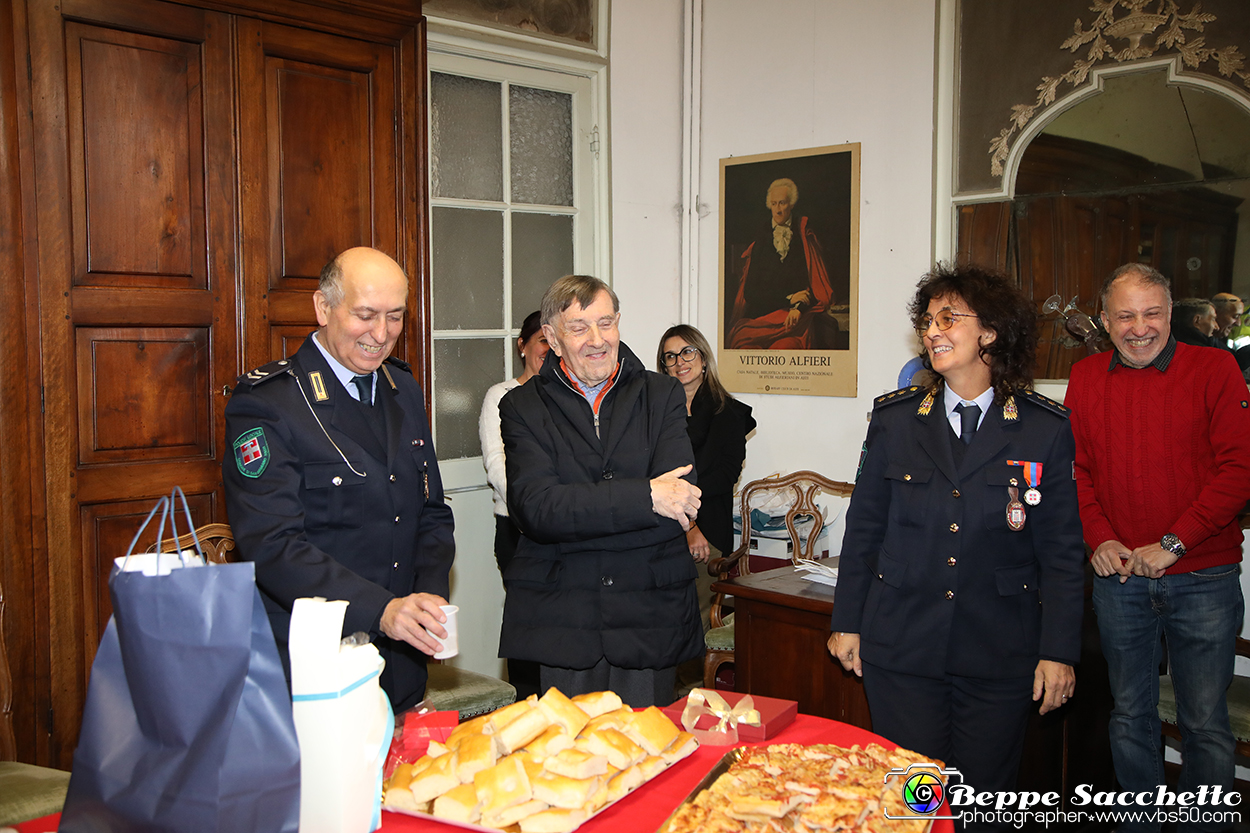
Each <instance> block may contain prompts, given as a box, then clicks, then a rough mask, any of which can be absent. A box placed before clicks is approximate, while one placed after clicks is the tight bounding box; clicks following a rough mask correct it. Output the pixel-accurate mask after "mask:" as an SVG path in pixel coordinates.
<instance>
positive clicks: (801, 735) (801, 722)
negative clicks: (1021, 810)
mask: <svg viewBox="0 0 1250 833" xmlns="http://www.w3.org/2000/svg"><path fill="white" fill-rule="evenodd" d="M767 743H804V744H809V743H836V744H839V745H841V746H851V745H852V744H856V743H858V744H860V745H867V744H869V743H880V744H883V745H885V746H888V747H890V748H894V744H892V743H890V742H889V741H887V740H884V739H882V738H879V737H877V736H876V735H874V734H872V733H870V732H867V731H865V730H863V729H859V728H856V727H855V726H848V725H846V724H845V723H837V722H835V721H832V720H825V719H824V718H820V717H812V716H809V715H805V714H800V715H799V716H798V717H797V718H796V719H795V721H794V722H793V723H791V724H790V725H789V726H787V727H786V728H785V729H783V730H781V732H779V733H778V734H777V735H776V736H775V737H773V738H771V739H770V740H768V741H767ZM727 751H729V747H727V746H702V747H700V748H698V749H696V750H695V751H694V754H692V755H691V756H690V757H688V758H686V759H685V760H683V761H678V762H677V763H676V764H674V765H673V766H672V767H670V768H669V769H667V770H665V771H664V772H662V773H660V774H659V775H658V776H656V778H655V780H653V781H651V782H650V783H647V784H644V785H642V786H641V787H639V788H638V789H637V790H635V791H634V792H632V793H630V794H629V795H627V796H625V797H624V798H622V799H621V800H620V801H618V802H616V803H615V804H613V805H612V806H611V807H608V808H607V809H605V810H604V811H603V812H601V813H600V814H599V815H597V816H595V817H594V818H593V819H591V820H590V821H588V822H586V823H585V824H583V825H582V826H581V827H579V828H578V833H654V831H655V830H657V829H659V827H660V825H661V824H663V823H664V821H665V820H666V819H667V818H668V817H669V815H670V814H671V813H672V812H673V810H675V809H676V808H677V805H678V804H680V803H681V802H682V801H684V800H685V798H686V796H687V795H689V794H690V791H691V790H692V789H694V787H695V785H696V784H698V783H699V781H701V780H702V779H703V776H704V775H706V774H707V773H708V772H709V771H711V769H712V767H714V766H715V765H716V763H717V762H718V761H719V760H720V759H721V757H722V756H723V755H724V754H725V753H726V752H727ZM59 818H60V817H59V815H52V816H46V817H44V818H41V819H35V820H33V821H27V822H22V823H21V824H18V825H16V827H17V829H18V830H19V831H20V833H51V831H54V830H55V829H56V823H57V821H58V819H59ZM459 829H461V828H458V827H455V826H453V825H449V824H444V823H442V822H438V821H433V820H431V819H426V818H418V817H414V816H406V815H402V814H400V813H391V812H387V811H383V812H382V827H381V831H382V833H455V831H456V830H459ZM931 830H932V833H953V831H954V826H953V825H952V823H951V822H950V820H948V819H938V820H935V821H934V823H933V827H932V828H931Z"/></svg>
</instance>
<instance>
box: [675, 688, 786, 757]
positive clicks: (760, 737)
mask: <svg viewBox="0 0 1250 833" xmlns="http://www.w3.org/2000/svg"><path fill="white" fill-rule="evenodd" d="M664 713H665V714H666V715H668V717H669V719H670V720H672V721H673V722H674V723H676V724H677V725H678V726H682V727H683V728H685V730H686V731H688V732H690V733H691V734H693V735H694V736H695V737H696V738H698V739H699V743H701V744H711V745H714V746H727V745H732V744H735V743H758V742H760V741H765V740H768V739H769V738H771V737H773V736H774V735H776V734H777V733H778V732H780V731H781V730H782V729H784V728H785V727H786V726H789V725H790V724H791V723H793V722H794V718H795V717H796V716H797V715H798V713H799V704H798V703H797V702H795V701H794V700H779V699H777V698H775V697H759V696H757V695H751V694H742V693H739V692H736V691H716V690H713V689H707V688H696V689H694V690H693V691H691V692H690V694H689V695H688V696H686V697H685V698H683V699H681V700H678V701H677V702H676V703H673V704H672V705H671V706H668V707H667V708H665V709H664Z"/></svg>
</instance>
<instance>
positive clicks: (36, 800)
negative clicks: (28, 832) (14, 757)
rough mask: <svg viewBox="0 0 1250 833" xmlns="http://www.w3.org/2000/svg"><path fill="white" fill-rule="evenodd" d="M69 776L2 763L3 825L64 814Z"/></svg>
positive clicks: (0, 808)
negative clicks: (53, 814)
mask: <svg viewBox="0 0 1250 833" xmlns="http://www.w3.org/2000/svg"><path fill="white" fill-rule="evenodd" d="M67 789H69V773H68V772H63V771H62V770H59V769H48V768H47V767H42V766H34V765H32V764H19V763H15V762H13V761H0V824H17V823H18V822H19V821H27V820H28V819H37V818H39V817H41V816H46V815H49V814H51V813H59V812H61V808H62V807H63V806H64V805H65V791H66V790H67Z"/></svg>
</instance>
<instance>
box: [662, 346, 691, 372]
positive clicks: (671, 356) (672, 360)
mask: <svg viewBox="0 0 1250 833" xmlns="http://www.w3.org/2000/svg"><path fill="white" fill-rule="evenodd" d="M697 355H699V348H698V347H684V348H682V351H681V352H680V353H665V354H664V366H665V367H672V366H673V365H675V364H677V357H678V356H681V360H682V361H683V362H685V363H686V364H689V363H690V362H692V361H694V359H695V356H697Z"/></svg>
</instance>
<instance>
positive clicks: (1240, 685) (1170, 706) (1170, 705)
mask: <svg viewBox="0 0 1250 833" xmlns="http://www.w3.org/2000/svg"><path fill="white" fill-rule="evenodd" d="M1159 719H1160V720H1162V721H1163V722H1164V723H1176V693H1175V692H1174V691H1173V690H1172V678H1171V677H1169V676H1168V675H1166V674H1164V675H1162V676H1161V677H1159ZM1228 721H1229V723H1230V724H1231V725H1232V728H1233V737H1234V738H1236V739H1237V740H1238V741H1241V742H1243V743H1244V742H1246V741H1250V677H1233V684H1232V685H1230V686H1229V687H1228Z"/></svg>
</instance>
